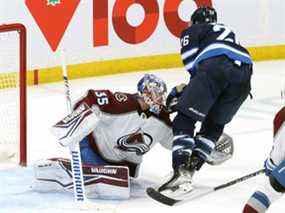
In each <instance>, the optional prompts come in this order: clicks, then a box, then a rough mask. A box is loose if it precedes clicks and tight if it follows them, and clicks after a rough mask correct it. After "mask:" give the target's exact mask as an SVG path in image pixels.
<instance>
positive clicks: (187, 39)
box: [180, 23, 252, 76]
mask: <svg viewBox="0 0 285 213" xmlns="http://www.w3.org/2000/svg"><path fill="white" fill-rule="evenodd" d="M180 41H181V57H182V61H183V64H184V66H185V68H186V70H187V71H188V72H189V73H190V74H191V76H193V75H195V72H196V69H195V68H196V66H197V65H198V63H199V62H201V61H203V60H205V59H208V58H211V57H215V56H220V55H225V56H227V57H228V58H230V59H232V60H233V61H235V62H236V63H246V64H252V59H251V57H250V54H249V52H248V51H247V50H246V49H245V48H244V47H242V46H241V45H240V44H239V42H238V41H237V39H236V35H235V33H234V32H233V31H232V30H230V29H229V28H228V27H227V26H225V25H222V24H217V23H211V24H194V25H192V26H190V27H189V28H187V29H186V30H184V31H183V32H182V34H181V39H180Z"/></svg>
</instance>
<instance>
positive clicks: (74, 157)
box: [61, 50, 86, 202]
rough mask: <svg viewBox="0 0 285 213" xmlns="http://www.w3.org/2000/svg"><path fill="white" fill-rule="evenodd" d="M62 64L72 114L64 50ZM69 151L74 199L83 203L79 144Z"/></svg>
mask: <svg viewBox="0 0 285 213" xmlns="http://www.w3.org/2000/svg"><path fill="white" fill-rule="evenodd" d="M61 64H62V76H63V80H64V88H65V98H66V104H67V110H68V113H69V114H70V113H71V112H72V104H71V98H70V87H69V81H68V76H67V67H66V63H65V55H64V51H63V50H62V51H61ZM69 150H70V153H71V167H72V174H73V175H72V179H73V190H74V198H75V201H76V202H83V201H85V200H86V196H85V188H84V180H83V171H82V162H81V155H80V148H79V145H78V143H73V144H72V145H70V146H69Z"/></svg>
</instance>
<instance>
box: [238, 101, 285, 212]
mask: <svg viewBox="0 0 285 213" xmlns="http://www.w3.org/2000/svg"><path fill="white" fill-rule="evenodd" d="M264 167H265V173H266V176H267V178H266V179H265V181H264V184H263V185H261V186H260V187H259V188H258V189H257V190H256V191H255V192H254V193H253V194H252V195H251V197H250V199H249V200H248V201H247V203H246V205H245V207H244V210H243V213H264V212H266V211H267V210H268V208H269V207H270V205H271V204H272V203H273V202H275V201H276V200H278V199H279V198H280V197H281V196H282V195H283V194H284V192H285V107H283V108H282V109H281V110H279V112H278V113H277V114H276V116H275V118H274V139H273V148H272V150H271V152H270V154H269V157H268V158H267V160H266V161H265V163H264Z"/></svg>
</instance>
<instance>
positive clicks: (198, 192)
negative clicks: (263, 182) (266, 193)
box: [146, 169, 265, 206]
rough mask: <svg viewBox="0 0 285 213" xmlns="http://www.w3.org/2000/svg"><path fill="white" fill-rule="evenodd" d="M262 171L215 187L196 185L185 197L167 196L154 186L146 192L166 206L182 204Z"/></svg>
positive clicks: (257, 172)
mask: <svg viewBox="0 0 285 213" xmlns="http://www.w3.org/2000/svg"><path fill="white" fill-rule="evenodd" d="M264 172H265V170H264V169H261V170H258V171H256V172H253V173H250V174H248V175H245V176H242V177H240V178H237V179H234V180H232V181H229V182H227V183H224V184H221V185H218V186H216V187H206V186H203V187H201V188H200V187H198V186H197V187H194V189H193V190H191V191H189V192H188V193H185V199H175V198H171V197H168V196H166V195H164V194H162V193H160V192H159V191H158V190H156V189H155V188H152V187H149V188H147V190H146V193H147V194H148V196H149V197H151V198H152V199H154V200H156V201H158V202H160V203H162V204H165V205H168V206H174V205H176V204H182V203H185V202H188V201H191V200H194V199H196V198H200V197H202V196H204V195H207V194H210V193H212V192H215V191H218V190H221V189H224V188H227V187H229V186H232V185H235V184H237V183H240V182H243V181H245V180H248V179H250V178H252V177H255V176H257V175H260V174H263V173H264Z"/></svg>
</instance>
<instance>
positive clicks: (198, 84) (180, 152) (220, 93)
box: [159, 7, 252, 191]
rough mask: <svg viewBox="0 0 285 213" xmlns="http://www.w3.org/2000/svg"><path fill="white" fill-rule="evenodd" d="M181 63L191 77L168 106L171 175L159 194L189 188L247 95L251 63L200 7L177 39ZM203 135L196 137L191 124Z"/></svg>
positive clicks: (172, 94)
mask: <svg viewBox="0 0 285 213" xmlns="http://www.w3.org/2000/svg"><path fill="white" fill-rule="evenodd" d="M181 57H182V61H183V64H184V66H185V68H186V70H187V71H188V72H189V73H190V76H191V77H190V81H189V83H188V85H184V84H181V85H179V86H177V87H174V88H173V89H172V91H171V92H170V94H169V95H168V97H167V106H168V107H169V108H170V109H171V110H173V111H177V115H176V117H175V118H174V121H173V133H174V139H173V147H172V167H173V171H174V175H173V176H172V178H171V179H170V180H169V181H167V182H166V183H165V184H163V185H162V186H161V187H160V188H159V191H163V190H166V189H170V188H172V189H174V188H175V189H178V188H179V186H182V185H184V186H183V187H182V188H184V189H185V184H186V185H187V184H188V185H191V182H192V176H193V174H194V172H195V171H197V170H199V169H200V168H201V166H202V165H203V164H204V163H205V162H208V161H209V156H210V154H211V152H212V151H213V150H214V148H215V144H216V141H217V139H218V138H219V137H220V135H221V134H222V132H223V129H224V126H225V124H227V123H229V122H230V121H231V120H232V118H233V116H234V115H235V114H236V112H237V111H238V109H239V108H240V106H241V104H242V103H243V102H244V101H245V99H246V98H247V97H248V95H249V94H250V90H251V86H250V79H251V75H252V59H251V57H250V54H249V52H248V51H247V50H246V49H245V48H244V47H242V46H241V45H240V44H239V42H238V40H237V38H236V34H235V33H234V32H233V31H232V30H230V29H229V28H228V27H227V26H225V25H223V24H218V23H217V13H216V11H215V9H213V8H210V7H200V8H198V9H197V10H196V11H195V12H194V13H193V14H192V16H191V21H190V23H189V27H188V28H187V29H185V30H184V31H183V32H182V34H181ZM197 121H200V122H201V123H202V124H201V129H200V131H199V132H198V133H196V134H195V124H196V123H197Z"/></svg>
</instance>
